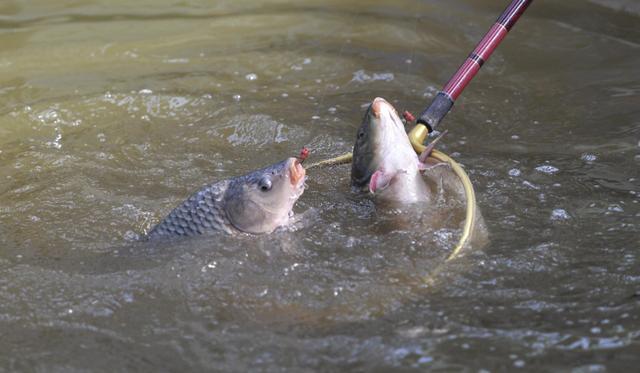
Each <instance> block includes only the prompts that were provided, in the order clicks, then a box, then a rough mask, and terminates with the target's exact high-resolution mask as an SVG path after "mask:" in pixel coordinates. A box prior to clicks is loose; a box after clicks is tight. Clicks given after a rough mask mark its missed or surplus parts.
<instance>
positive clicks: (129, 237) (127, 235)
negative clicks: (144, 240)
mask: <svg viewBox="0 0 640 373" xmlns="http://www.w3.org/2000/svg"><path fill="white" fill-rule="evenodd" d="M123 238H124V239H125V241H131V242H134V241H139V240H140V235H139V234H137V233H136V232H134V231H126V232H124V236H123Z"/></svg>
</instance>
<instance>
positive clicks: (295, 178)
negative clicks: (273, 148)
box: [289, 158, 307, 187]
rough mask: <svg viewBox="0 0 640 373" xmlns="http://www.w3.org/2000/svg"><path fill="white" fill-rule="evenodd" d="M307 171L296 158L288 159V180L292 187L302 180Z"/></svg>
mask: <svg viewBox="0 0 640 373" xmlns="http://www.w3.org/2000/svg"><path fill="white" fill-rule="evenodd" d="M306 174H307V172H306V170H305V169H304V167H302V163H300V161H299V160H298V159H297V158H290V159H289V180H290V181H291V185H293V186H294V187H297V186H299V185H300V184H302V183H303V182H304V179H305V176H306Z"/></svg>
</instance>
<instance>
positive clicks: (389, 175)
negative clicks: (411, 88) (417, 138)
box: [351, 97, 419, 194]
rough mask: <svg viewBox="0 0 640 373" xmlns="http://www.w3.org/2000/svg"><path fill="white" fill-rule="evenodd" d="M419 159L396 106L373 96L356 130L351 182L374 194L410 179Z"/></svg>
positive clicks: (416, 168)
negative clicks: (406, 176)
mask: <svg viewBox="0 0 640 373" xmlns="http://www.w3.org/2000/svg"><path fill="white" fill-rule="evenodd" d="M418 162H419V161H418V157H417V155H416V153H415V151H414V150H413V147H412V146H411V143H410V142H409V137H408V136H407V132H406V130H405V128H404V123H403V122H402V120H401V119H400V116H399V115H398V112H397V111H396V109H395V108H394V107H393V106H392V105H391V104H390V103H388V102H387V101H386V100H385V99H383V98H380V97H377V98H375V99H374V100H373V101H372V102H371V104H370V105H369V107H368V109H367V112H366V113H365V115H364V119H363V121H362V125H361V126H360V128H359V129H358V133H357V138H356V142H355V145H354V147H353V163H352V166H351V184H352V185H353V186H354V187H356V188H358V189H368V190H369V191H370V192H371V193H374V194H376V193H378V192H382V191H383V190H386V189H387V187H388V186H389V185H391V184H392V183H396V182H398V181H402V180H403V179H404V178H405V175H408V176H410V177H412V178H413V177H414V176H415V175H414V174H417V173H418ZM372 176H373V179H372Z"/></svg>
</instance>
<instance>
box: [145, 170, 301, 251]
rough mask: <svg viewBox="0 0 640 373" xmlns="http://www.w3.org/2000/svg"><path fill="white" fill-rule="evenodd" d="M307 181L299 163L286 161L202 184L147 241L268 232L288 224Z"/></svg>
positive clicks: (152, 232) (154, 230)
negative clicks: (179, 237) (165, 238)
mask: <svg viewBox="0 0 640 373" xmlns="http://www.w3.org/2000/svg"><path fill="white" fill-rule="evenodd" d="M305 179H306V175H305V170H304V168H303V167H302V165H301V164H300V162H299V161H298V160H297V159H296V158H289V159H287V160H284V161H282V162H279V163H276V164H274V165H271V166H268V167H265V168H262V169H260V170H257V171H254V172H251V173H249V174H246V175H243V176H239V177H235V178H231V179H226V180H222V181H219V182H217V183H213V184H210V185H206V186H205V187H203V188H202V189H200V190H199V191H197V192H196V193H194V194H193V195H192V196H191V197H189V198H188V199H187V200H186V201H184V202H183V203H182V204H180V205H179V206H178V207H176V208H175V209H174V210H173V211H171V212H170V213H169V214H168V215H167V216H166V217H165V218H164V219H163V220H162V221H161V222H160V223H159V224H157V225H156V226H155V227H154V228H153V229H151V231H150V232H149V234H148V235H147V237H148V238H149V239H156V238H160V237H178V236H196V235H204V234H214V233H224V234H237V233H242V232H244V233H252V234H262V233H270V232H272V231H273V230H275V229H276V228H278V227H280V226H283V225H286V224H287V223H288V222H289V218H290V215H291V214H292V208H293V205H294V203H295V202H296V201H297V199H298V198H299V197H300V195H302V193H303V191H304V181H305Z"/></svg>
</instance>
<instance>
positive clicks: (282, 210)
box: [224, 158, 306, 234]
mask: <svg viewBox="0 0 640 373" xmlns="http://www.w3.org/2000/svg"><path fill="white" fill-rule="evenodd" d="M305 180H306V171H305V169H304V167H302V164H300V161H299V160H298V159H297V158H289V159H286V160H284V161H282V162H279V163H276V164H274V165H271V166H268V167H265V168H263V169H260V170H257V171H254V172H252V173H250V174H248V175H245V176H241V177H238V178H235V179H232V180H231V181H230V183H229V187H228V189H227V191H226V193H225V196H224V209H225V213H226V215H227V218H228V219H229V221H230V222H231V224H232V225H233V226H234V227H236V228H237V229H239V230H241V231H243V232H247V233H253V234H260V233H270V232H272V231H273V230H275V229H276V228H278V227H280V226H282V225H286V224H287V222H288V221H289V216H290V214H291V211H292V209H293V205H294V204H295V202H296V201H297V200H298V198H299V197H300V196H301V195H302V193H303V191H304V182H305Z"/></svg>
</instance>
